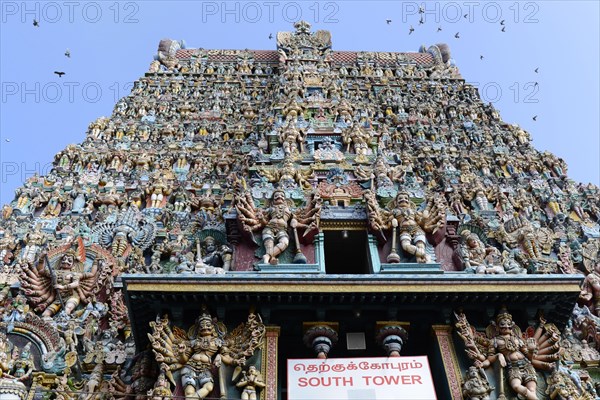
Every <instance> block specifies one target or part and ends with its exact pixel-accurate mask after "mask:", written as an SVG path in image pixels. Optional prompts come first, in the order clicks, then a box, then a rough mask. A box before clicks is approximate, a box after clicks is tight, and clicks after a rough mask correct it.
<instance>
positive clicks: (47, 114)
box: [0, 0, 600, 204]
mask: <svg viewBox="0 0 600 400" xmlns="http://www.w3.org/2000/svg"><path fill="white" fill-rule="evenodd" d="M419 6H423V7H424V9H425V11H426V13H425V14H424V15H423V20H424V23H423V24H419V17H420V16H419V14H418V12H417V9H418V7H419ZM0 10H1V20H0V83H1V91H0V97H1V98H0V166H1V171H0V172H1V175H0V202H1V203H2V204H4V203H6V202H9V201H11V200H12V199H13V193H14V190H15V189H16V188H17V187H18V186H19V185H20V184H21V182H22V181H23V180H24V179H26V178H27V177H29V176H31V174H32V173H33V172H36V171H37V172H39V173H40V174H45V173H47V172H48V171H49V170H50V163H51V162H52V159H53V156H54V154H56V153H57V152H58V151H60V150H61V149H63V148H65V147H66V146H67V145H68V144H70V143H79V142H81V141H82V140H83V139H84V137H85V132H86V129H87V126H88V125H89V123H90V122H92V121H93V120H95V119H96V118H98V117H100V116H109V115H110V114H111V112H112V109H113V106H114V104H115V103H116V102H117V100H118V99H119V98H120V97H123V96H125V95H127V94H128V93H129V90H130V88H131V82H133V81H134V80H136V79H137V78H139V77H140V76H142V75H143V74H144V73H145V72H146V71H147V69H148V66H149V64H150V62H151V61H152V58H153V56H154V54H156V49H157V47H158V42H159V41H160V40H161V39H163V38H172V39H184V40H185V42H186V45H187V47H188V48H197V47H203V48H206V49H211V48H216V49H218V48H225V49H245V48H249V49H273V50H274V49H275V40H274V39H272V40H270V39H269V34H271V33H272V34H273V35H275V34H276V32H278V31H290V30H293V28H292V23H293V22H294V21H296V20H297V19H300V18H302V19H304V20H306V21H308V22H310V23H311V24H312V25H313V29H326V30H329V31H331V33H332V42H333V49H334V50H374V51H417V50H418V48H419V46H420V45H422V44H424V45H426V46H429V45H432V44H436V43H448V44H449V45H450V49H451V52H452V58H453V59H454V60H455V62H456V64H457V65H458V67H459V68H460V70H461V72H462V75H463V77H464V78H465V79H466V80H467V81H468V82H473V83H478V85H479V87H480V91H481V94H482V98H483V99H484V100H486V101H489V102H492V103H494V105H495V107H496V108H498V109H499V110H500V114H501V116H502V118H503V119H504V120H505V121H506V122H509V123H518V124H519V125H521V126H522V127H524V128H525V129H526V130H527V131H528V132H529V133H530V134H531V135H532V137H533V142H534V146H535V147H536V148H537V149H539V150H549V151H551V152H553V153H554V154H556V155H558V156H559V157H562V158H563V159H565V160H566V162H567V164H568V165H569V176H570V177H571V178H573V179H575V180H576V181H581V182H592V183H595V184H597V185H600V126H599V114H598V110H599V109H600V104H599V98H600V83H599V75H600V73H599V71H600V65H599V53H600V50H599V49H600V43H599V37H600V32H599V26H600V15H599V14H600V10H599V2H598V1H500V2H492V1H485V2H479V1H444V2H433V1H425V2H423V1H373V2H367V1H319V2H317V1H251V2H247V1H243V2H235V1H229V2H223V1H202V2H191V1H168V2H167V1H121V2H118V1H82V2H80V1H56V2H54V1H43V2H39V1H38V2H33V1H32V2H23V1H5V0H2V1H0ZM465 14H466V15H467V17H466V18H465V17H464V15H465ZM34 18H35V19H36V20H37V21H38V22H39V25H40V26H39V27H34V26H33V19H34ZM387 19H390V20H391V23H389V24H387V23H386V20H387ZM501 20H504V21H505V22H504V24H505V27H506V28H505V30H506V32H501V28H502V26H501V25H500V21H501ZM411 25H412V26H413V27H414V29H415V31H414V32H413V33H412V34H411V35H409V34H408V32H409V27H410V26H411ZM438 27H441V28H442V31H441V32H438V31H437V29H438ZM457 32H458V33H459V36H460V38H459V39H456V38H455V34H456V33H457ZM67 48H68V49H69V51H70V53H71V57H70V58H67V57H66V56H65V55H64V53H65V51H66V50H67ZM482 55H483V60H482V59H481V58H480V56H482ZM536 68H538V72H537V73H536V72H535V69H536ZM54 71H64V72H65V73H66V74H65V76H63V77H62V78H58V76H57V75H55V74H54V73H53V72H54ZM534 82H538V85H537V86H534ZM536 115H537V121H533V119H532V117H533V116H536Z"/></svg>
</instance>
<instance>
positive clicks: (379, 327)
mask: <svg viewBox="0 0 600 400" xmlns="http://www.w3.org/2000/svg"><path fill="white" fill-rule="evenodd" d="M409 328H410V323H409V322H398V321H377V322H376V323H375V332H376V334H375V341H376V342H377V344H378V345H380V346H381V347H383V348H384V349H385V351H386V353H387V356H388V357H400V351H401V350H402V346H403V345H404V343H406V341H407V340H408V329H409Z"/></svg>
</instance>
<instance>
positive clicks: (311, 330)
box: [303, 322, 339, 358]
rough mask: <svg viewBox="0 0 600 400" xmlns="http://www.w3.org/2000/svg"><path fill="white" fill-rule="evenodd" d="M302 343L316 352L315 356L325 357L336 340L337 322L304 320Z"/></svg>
mask: <svg viewBox="0 0 600 400" xmlns="http://www.w3.org/2000/svg"><path fill="white" fill-rule="evenodd" d="M303 327H304V344H305V345H306V346H307V347H310V348H312V349H313V350H314V351H315V353H317V358H327V354H329V350H331V348H332V347H333V346H334V345H335V344H336V343H337V341H338V330H339V324H338V323H337V322H305V323H304V324H303Z"/></svg>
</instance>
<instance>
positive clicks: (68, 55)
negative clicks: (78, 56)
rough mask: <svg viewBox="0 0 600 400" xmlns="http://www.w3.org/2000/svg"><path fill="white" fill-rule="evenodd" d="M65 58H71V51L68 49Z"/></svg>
mask: <svg viewBox="0 0 600 400" xmlns="http://www.w3.org/2000/svg"><path fill="white" fill-rule="evenodd" d="M65 56H67V57H69V58H71V52H70V51H69V49H67V51H65Z"/></svg>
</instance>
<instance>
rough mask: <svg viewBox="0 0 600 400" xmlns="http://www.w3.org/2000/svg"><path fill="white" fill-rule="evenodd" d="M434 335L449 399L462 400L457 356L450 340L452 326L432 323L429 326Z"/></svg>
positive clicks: (460, 375)
mask: <svg viewBox="0 0 600 400" xmlns="http://www.w3.org/2000/svg"><path fill="white" fill-rule="evenodd" d="M431 329H432V330H433V335H434V336H435V339H436V342H437V345H438V349H439V351H440V355H441V358H442V364H443V366H444V371H445V374H446V382H445V383H446V385H447V389H448V390H449V392H450V396H451V397H450V399H451V400H462V398H463V397H462V388H461V386H460V385H461V382H462V374H461V371H460V367H459V365H458V358H457V357H456V351H455V349H454V342H453V340H452V327H451V326H450V325H433V326H432V327H431Z"/></svg>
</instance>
